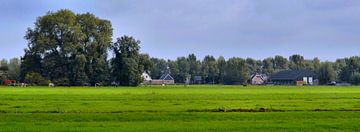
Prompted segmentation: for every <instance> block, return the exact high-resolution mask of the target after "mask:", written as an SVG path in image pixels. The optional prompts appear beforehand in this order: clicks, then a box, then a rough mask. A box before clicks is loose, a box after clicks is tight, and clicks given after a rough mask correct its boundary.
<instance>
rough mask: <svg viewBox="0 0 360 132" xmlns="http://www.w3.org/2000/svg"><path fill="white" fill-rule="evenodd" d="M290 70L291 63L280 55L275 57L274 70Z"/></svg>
mask: <svg viewBox="0 0 360 132" xmlns="http://www.w3.org/2000/svg"><path fill="white" fill-rule="evenodd" d="M288 68H289V61H288V60H287V59H286V58H285V57H282V56H280V55H277V56H275V58H274V69H283V70H286V69H288Z"/></svg>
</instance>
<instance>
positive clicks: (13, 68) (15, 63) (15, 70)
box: [8, 58, 21, 80]
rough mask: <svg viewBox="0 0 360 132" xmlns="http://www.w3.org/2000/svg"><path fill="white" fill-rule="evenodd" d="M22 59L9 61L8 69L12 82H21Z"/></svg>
mask: <svg viewBox="0 0 360 132" xmlns="http://www.w3.org/2000/svg"><path fill="white" fill-rule="evenodd" d="M20 63H21V62H20V59H19V58H12V59H10V61H9V64H8V67H9V71H8V79H11V80H19V77H20Z"/></svg>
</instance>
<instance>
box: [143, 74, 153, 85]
mask: <svg viewBox="0 0 360 132" xmlns="http://www.w3.org/2000/svg"><path fill="white" fill-rule="evenodd" d="M141 77H142V78H143V79H144V83H150V81H151V80H152V79H151V77H150V75H149V74H148V73H146V72H143V73H142V74H141Z"/></svg>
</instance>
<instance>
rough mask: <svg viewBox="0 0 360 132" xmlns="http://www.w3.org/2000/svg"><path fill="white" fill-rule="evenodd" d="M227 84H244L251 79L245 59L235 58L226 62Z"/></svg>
mask: <svg viewBox="0 0 360 132" xmlns="http://www.w3.org/2000/svg"><path fill="white" fill-rule="evenodd" d="M225 72H226V75H225V79H224V81H225V83H226V84H244V83H246V82H247V80H248V79H249V73H248V67H247V66H246V62H245V60H244V59H241V58H237V57H233V58H230V59H229V60H228V61H227V62H226V70H225Z"/></svg>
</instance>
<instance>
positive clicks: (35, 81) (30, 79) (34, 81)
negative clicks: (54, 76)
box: [24, 72, 50, 86]
mask: <svg viewBox="0 0 360 132" xmlns="http://www.w3.org/2000/svg"><path fill="white" fill-rule="evenodd" d="M24 82H26V83H29V84H30V85H40V86H46V85H48V84H49V82H50V81H49V80H46V79H45V78H44V77H43V76H42V75H41V74H39V73H36V72H29V73H27V74H26V75H25V79H24Z"/></svg>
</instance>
